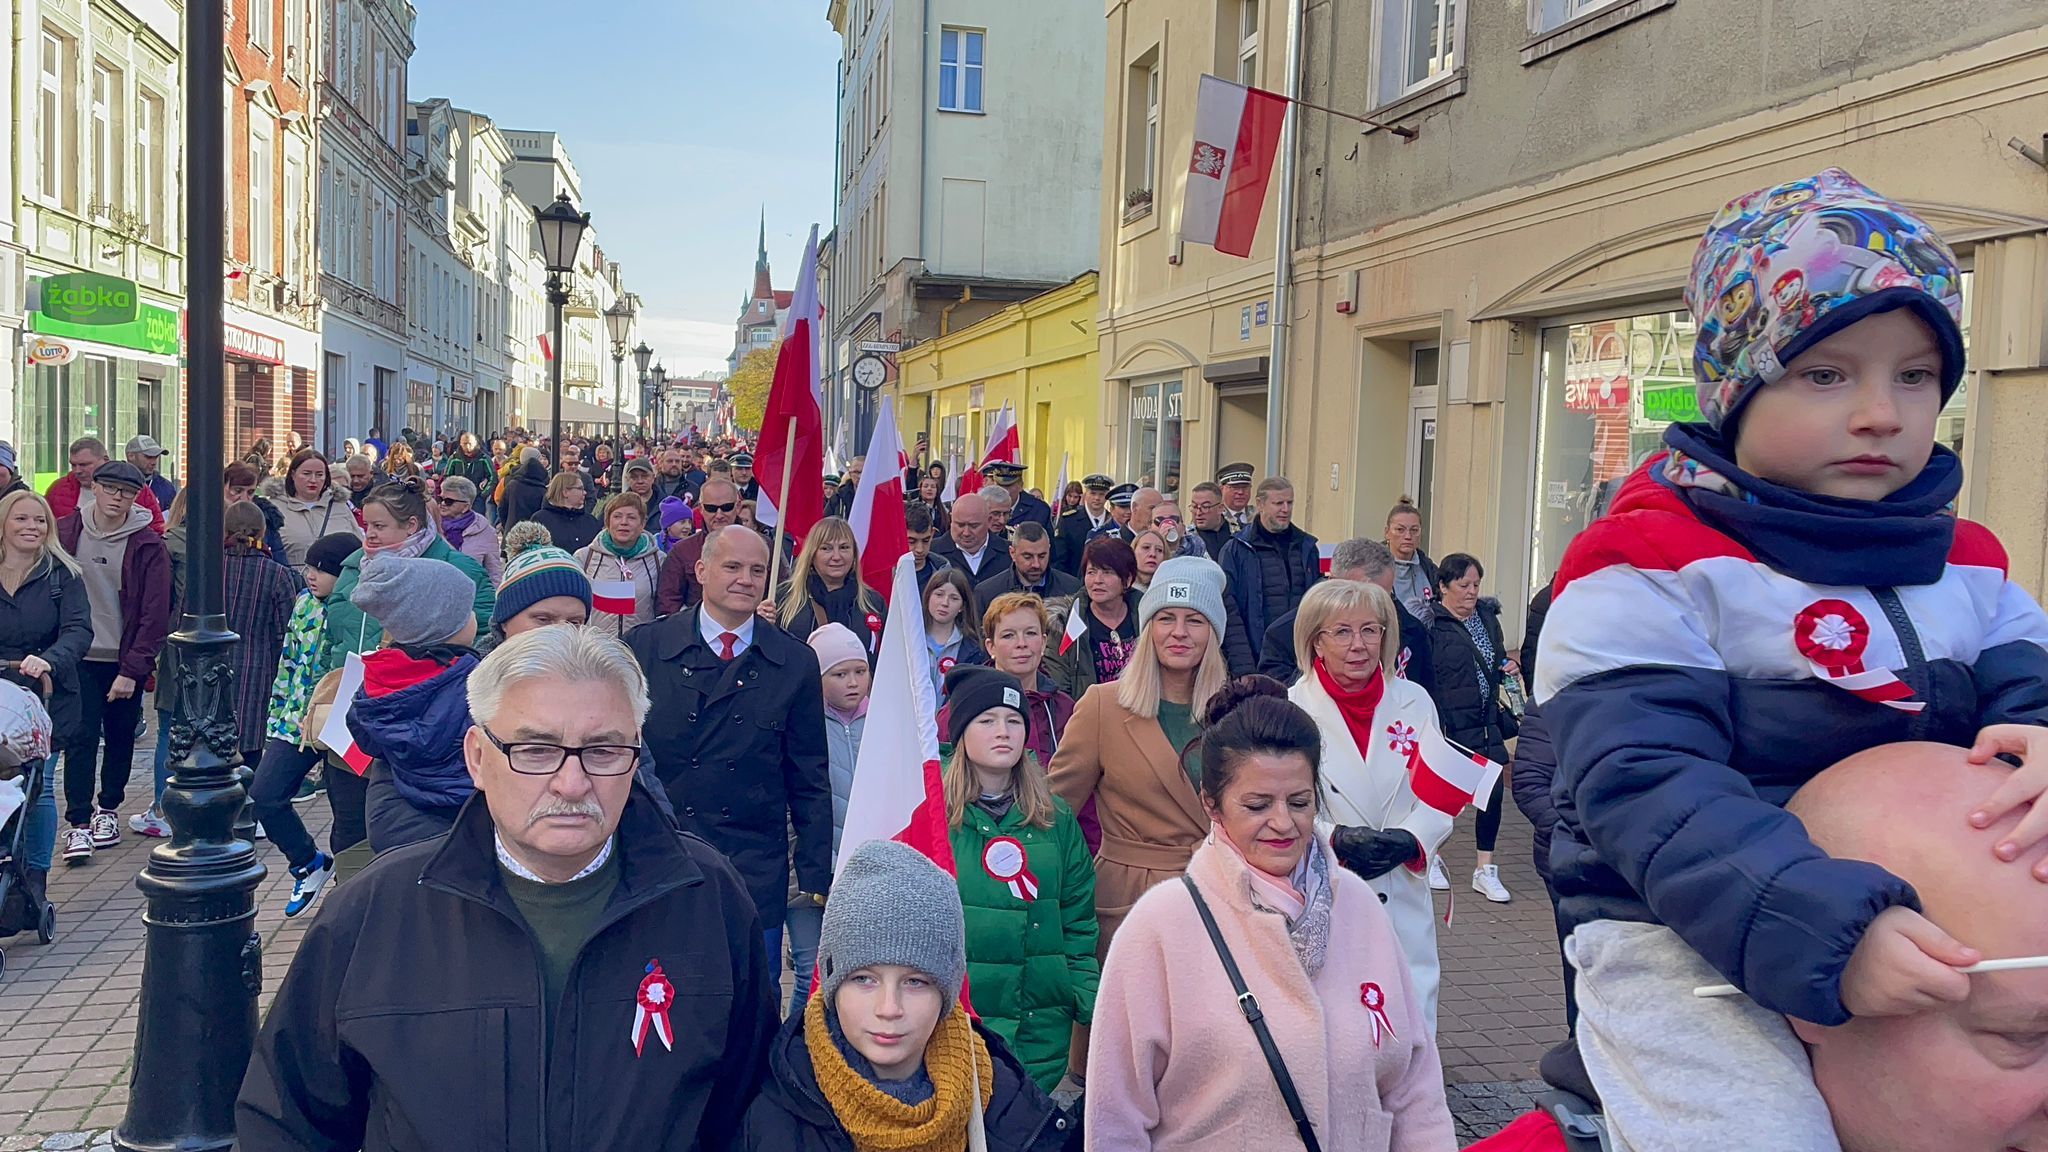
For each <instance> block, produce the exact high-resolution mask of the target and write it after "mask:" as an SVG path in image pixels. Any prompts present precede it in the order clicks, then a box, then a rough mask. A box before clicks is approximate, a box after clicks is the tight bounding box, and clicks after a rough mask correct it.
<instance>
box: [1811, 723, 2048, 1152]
mask: <svg viewBox="0 0 2048 1152" xmlns="http://www.w3.org/2000/svg"><path fill="white" fill-rule="evenodd" d="M2010 771H2011V770H2010V769H2008V768H2006V767H2003V766H2002V765H1998V764H1990V765H1979V764H1971V763H1970V762H1969V760H1968V755H1967V753H1966V751H1965V750H1964V749H1961V748H1954V747H1950V746H1948V745H1943V744H1893V745H1887V746H1884V747H1880V748H1873V749H1871V750H1869V751H1867V752H1862V753H1859V754H1857V755H1855V756H1852V757H1850V758H1849V759H1847V760H1844V761H1843V762H1841V763H1840V764H1837V765H1835V766H1834V767H1832V768H1830V769H1828V770H1827V771H1826V772H1823V773H1821V774H1820V775H1819V776H1817V777H1815V778H1814V779H1813V781H1812V782H1810V783H1808V784H1807V785H1806V787H1804V788H1802V789H1800V791H1799V793H1798V795H1796V796H1794V797H1793V798H1792V801H1791V803H1790V804H1788V805H1787V808H1789V809H1790V810H1791V812H1792V813H1793V814H1794V815H1796V816H1798V817H1799V819H1800V820H1801V821H1802V822H1803V823H1804V824H1805V825H1806V829H1807V834H1808V835H1809V836H1811V837H1812V838H1813V842H1814V843H1815V844H1816V845H1818V846H1819V847H1820V848H1821V850H1822V851H1824V852H1826V853H1828V854H1829V855H1830V856H1836V857H1842V858H1848V859H1856V860H1867V861H1869V862H1871V863H1873V864H1877V865H1879V866H1880V867H1883V868H1884V869H1885V870H1887V871H1889V872H1891V873H1892V874H1893V875H1895V876H1898V877H1899V878H1900V879H1903V880H1905V881H1906V882H1907V883H1909V884H1911V885H1913V887H1914V889H1915V891H1917V892H1918V893H1919V895H1920V899H1921V903H1922V905H1923V907H1924V910H1925V912H1926V915H1927V918H1928V919H1930V920H1932V921H1934V922H1935V923H1936V924H1938V925H1940V926H1941V927H1942V928H1943V929H1944V930H1946V931H1947V932H1948V933H1949V934H1950V935H1952V936H1954V937H1955V938H1956V939H1958V940H1960V941H1962V942H1963V943H1964V944H1967V945H1970V946H1971V947H1974V948H1976V949H1978V950H1979V951H1980V952H1982V953H1983V954H1984V955H1985V956H1987V957H1992V958H2001V957H2014V956H2039V955H2043V954H2048V884H2043V883H2041V882H2040V881H2038V880H2035V879H2034V878H2033V875H2032V868H2033V865H2034V864H2035V863H2036V862H2038V861H2039V860H2041V859H2042V857H2043V856H2044V855H2048V846H2037V847H2036V848H2035V849H2034V850H2033V851H2031V852H2029V853H2026V854H2024V855H2023V856H2022V857H2021V858H2020V859H2019V860H2017V861H2015V862H2012V863H2006V862H2004V861H2001V860H1999V859H1998V858H1997V857H1996V856H1994V855H1992V846H1993V845H1994V844H1996V843H1997V842H1998V841H1999V839H2000V838H2001V837H2003V836H2004V835H2006V834H2008V833H2010V832H2011V831H2012V829H2013V827H2014V826H2015V825H2017V824H2018V823H2019V820H2020V817H2021V816H2022V815H2023V814H2024V811H2025V810H2024V809H2022V810H2021V811H2020V812H2015V813H2012V814H2010V815H2008V816H2007V817H2006V818H2005V819H2004V820H2002V821H2000V822H1999V823H1997V824H1994V825H1993V826H1992V827H1990V828H1988V829H1981V830H1980V829H1976V828H1972V827H1970V824H1969V814H1970V812H1971V811H1972V810H1973V809H1975V808H1976V807H1977V805H1979V804H1980V803H1982V802H1983V801H1984V800H1985V799H1986V798H1987V797H1989V796H1990V795H1991V793H1992V792H1993V790H1995V789H1996V788H1997V787H1998V786H1999V784H2000V783H2001V782H2002V781H2003V780H2004V779H2005V778H2006V777H2007V776H2008V775H2009V774H2010ZM1792 1026H1793V1030H1794V1031H1796V1032H1798V1034H1799V1036H1800V1038H1801V1039H1802V1040H1804V1041H1806V1043H1807V1045H1808V1047H1809V1049H1810V1050H1811V1053H1812V1056H1813V1075H1814V1083H1815V1084H1816V1085H1817V1086H1818V1087H1819V1088H1820V1091H1821V1094H1822V1096H1824V1097H1825V1098H1826V1099H1827V1102H1828V1107H1829V1109H1830V1111H1831V1112H1832V1113H1833V1114H1834V1117H1835V1126H1836V1129H1837V1130H1838V1132H1839V1133H1840V1135H1841V1138H1842V1147H1843V1149H1844V1152H1920V1150H1922V1149H1934V1148H1939V1149H1943V1150H1944V1152H1950V1150H1952V1152H2010V1150H2012V1149H2020V1150H2022V1152H2048V972H2044V971H2038V970H2037V971H2029V972H2002V973H1987V974H1983V975H1978V976H1972V977H1971V978H1970V998H1969V1000H1967V1001H1965V1002H1964V1003H1962V1004H1959V1005H1956V1006H1954V1007H1951V1008H1944V1009H1940V1010H1937V1011H1932V1012H1923V1013H1920V1014H1918V1015H1915V1016H1906V1017H1896V1018H1858V1019H1855V1020H1851V1021H1850V1022H1849V1023H1847V1024H1845V1025H1842V1026H1841V1027H1839V1028H1823V1027H1820V1026H1818V1025H1813V1024H1807V1023H1805V1022H1803V1021H1797V1020H1795V1021H1793V1022H1792Z"/></svg>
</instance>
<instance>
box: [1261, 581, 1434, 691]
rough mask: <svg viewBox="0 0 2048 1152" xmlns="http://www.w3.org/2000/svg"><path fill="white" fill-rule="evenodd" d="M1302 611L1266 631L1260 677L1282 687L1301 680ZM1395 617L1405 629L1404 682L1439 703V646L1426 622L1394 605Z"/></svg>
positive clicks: (1403, 647) (1402, 632)
mask: <svg viewBox="0 0 2048 1152" xmlns="http://www.w3.org/2000/svg"><path fill="white" fill-rule="evenodd" d="M1299 611H1300V610H1299V609H1296V610H1295V611H1294V612H1289V613H1288V614H1287V615H1285V616H1282V617H1281V618H1279V619H1278V620H1275V621H1273V623H1272V626H1271V627H1269V628H1267V629H1266V645H1265V647H1264V648H1263V649H1261V653H1260V656H1259V675H1261V676H1271V677H1272V678H1273V679H1275V680H1278V681H1279V682H1281V683H1282V684H1293V683H1294V682H1295V681H1296V680H1299V679H1300V678H1301V669H1300V668H1299V667H1297V666H1296V665H1295V662H1294V618H1295V616H1296V615H1297V614H1298V613H1299ZM1394 615H1395V617H1396V619H1397V620H1398V621H1399V623H1400V625H1401V648H1402V654H1403V655H1404V656H1405V657H1406V659H1405V660H1403V661H1401V662H1400V667H1401V678H1402V679H1403V680H1406V681H1408V682H1409V683H1410V684H1413V685H1415V686H1416V687H1418V688H1420V689H1422V690H1423V691H1425V692H1427V693H1429V698H1430V699H1432V700H1434V699H1436V653H1435V648H1436V646H1435V644H1433V643H1431V641H1430V638H1429V629H1428V628H1425V627H1423V624H1422V621H1420V620H1417V619H1416V618H1415V617H1413V616H1410V615H1409V614H1408V609H1406V608H1403V607H1402V606H1401V602H1400V601H1399V600H1396V601H1394Z"/></svg>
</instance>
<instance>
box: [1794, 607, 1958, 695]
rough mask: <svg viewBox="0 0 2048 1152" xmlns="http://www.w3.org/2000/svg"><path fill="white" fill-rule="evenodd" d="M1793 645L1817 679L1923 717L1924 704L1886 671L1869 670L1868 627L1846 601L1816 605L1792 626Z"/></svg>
mask: <svg viewBox="0 0 2048 1152" xmlns="http://www.w3.org/2000/svg"><path fill="white" fill-rule="evenodd" d="M1792 642H1793V643H1794V644H1797V645H1798V646H1799V654H1800V655H1802V656H1804V657H1806V662H1807V663H1808V664H1809V665H1811V666H1812V667H1813V672H1814V675H1816V676H1818V677H1820V678H1821V679H1823V680H1825V681H1827V682H1828V683H1830V684H1833V685H1834V686H1835V687H1837V688H1840V689H1843V690H1844V691H1847V692H1849V693H1850V694H1852V695H1855V696H1859V697H1861V698H1862V699H1865V700H1868V701H1870V702H1871V703H1873V704H1882V705H1884V706H1885V707H1887V708H1896V709H1898V710H1899V711H1901V712H1919V711H1921V710H1923V709H1925V708H1926V707H1927V704H1926V702H1925V701H1922V700H1915V699H1913V689H1912V688H1911V687H1910V686H1908V685H1907V684H1906V682H1905V681H1903V680H1901V679H1899V678H1898V676H1897V675H1895V674H1894V673H1893V672H1892V671H1891V670H1890V669H1888V668H1866V667H1864V665H1863V656H1864V653H1865V652H1866V651H1868V649H1869V647H1870V621H1869V620H1867V619H1865V618H1864V616H1863V613H1861V612H1859V611H1857V610H1856V606H1855V605H1853V604H1850V603H1849V602H1848V601H1846V600H1816V601H1814V602H1813V603H1812V604H1809V605H1807V606H1806V607H1805V608H1803V609H1801V610H1800V612H1799V615H1798V616H1797V617H1795V618H1794V619H1793V621H1792Z"/></svg>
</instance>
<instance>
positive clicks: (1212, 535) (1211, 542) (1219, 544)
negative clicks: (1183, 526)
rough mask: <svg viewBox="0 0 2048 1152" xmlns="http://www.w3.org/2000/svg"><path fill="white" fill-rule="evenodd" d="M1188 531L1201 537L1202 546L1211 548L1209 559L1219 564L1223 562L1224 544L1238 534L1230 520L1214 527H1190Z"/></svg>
mask: <svg viewBox="0 0 2048 1152" xmlns="http://www.w3.org/2000/svg"><path fill="white" fill-rule="evenodd" d="M1188 531H1190V532H1193V533H1194V534H1195V535H1196V536H1198V537H1200V538H1201V541H1202V547H1204V548H1207V549H1208V550H1209V559H1211V560H1214V561H1216V562H1217V563H1219V564H1220V563H1222V562H1223V546H1224V545H1225V544H1228V543H1230V538H1231V537H1232V536H1235V535H1237V529H1235V528H1232V527H1231V526H1230V523H1229V521H1225V522H1224V523H1222V524H1220V525H1218V526H1217V527H1216V528H1214V529H1209V528H1190V529H1188Z"/></svg>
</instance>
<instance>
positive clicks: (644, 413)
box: [640, 372, 661, 451]
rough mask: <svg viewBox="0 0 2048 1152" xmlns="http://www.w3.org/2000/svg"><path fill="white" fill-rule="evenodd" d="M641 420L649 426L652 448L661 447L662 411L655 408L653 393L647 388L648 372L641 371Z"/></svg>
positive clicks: (658, 448) (648, 431)
mask: <svg viewBox="0 0 2048 1152" xmlns="http://www.w3.org/2000/svg"><path fill="white" fill-rule="evenodd" d="M640 420H641V423H643V424H645V425H646V426H647V436H648V439H649V441H650V448H651V449H653V450H656V451H658V450H660V448H661V413H660V411H658V410H657V409H656V408H655V405H654V399H653V394H652V393H650V392H648V390H647V373H645V372H642V373H640Z"/></svg>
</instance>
